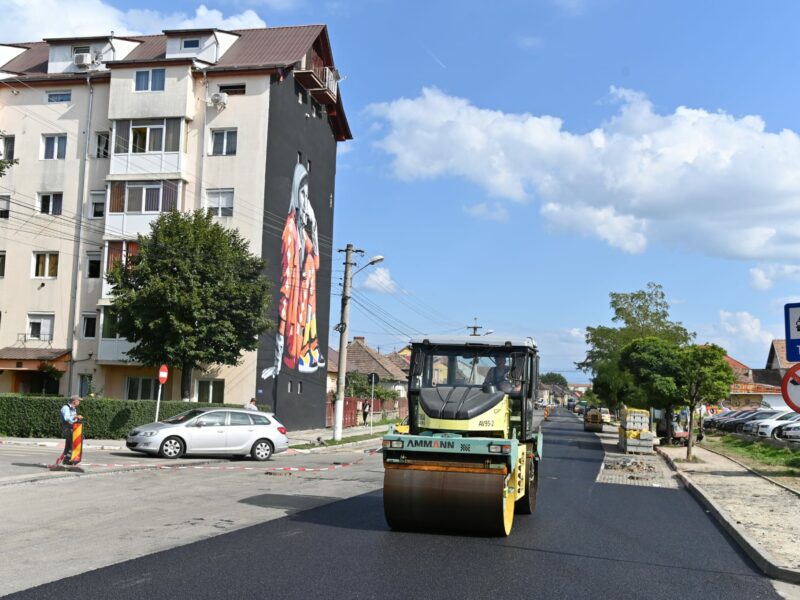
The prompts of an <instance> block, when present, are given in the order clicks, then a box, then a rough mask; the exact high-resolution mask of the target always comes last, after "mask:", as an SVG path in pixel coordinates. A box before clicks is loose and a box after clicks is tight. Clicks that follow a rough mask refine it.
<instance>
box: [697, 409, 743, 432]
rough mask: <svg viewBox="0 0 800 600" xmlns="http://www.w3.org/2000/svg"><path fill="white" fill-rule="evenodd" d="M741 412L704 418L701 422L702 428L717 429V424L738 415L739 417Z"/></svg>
mask: <svg viewBox="0 0 800 600" xmlns="http://www.w3.org/2000/svg"><path fill="white" fill-rule="evenodd" d="M743 412H745V411H743V410H729V411H728V412H724V413H719V414H716V415H714V416H713V417H706V418H705V420H704V421H703V427H704V428H706V429H717V428H718V427H719V424H720V423H722V422H723V421H725V420H726V419H733V418H735V417H737V416H739V415H741V414H742V413H743Z"/></svg>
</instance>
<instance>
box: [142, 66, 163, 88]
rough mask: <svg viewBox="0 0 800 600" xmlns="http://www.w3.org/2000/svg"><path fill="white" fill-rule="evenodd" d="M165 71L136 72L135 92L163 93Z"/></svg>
mask: <svg viewBox="0 0 800 600" xmlns="http://www.w3.org/2000/svg"><path fill="white" fill-rule="evenodd" d="M165 79H166V70H164V69H150V70H148V71H136V91H137V92H163V91H164V80H165Z"/></svg>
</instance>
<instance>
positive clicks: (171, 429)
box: [125, 408, 289, 460]
mask: <svg viewBox="0 0 800 600" xmlns="http://www.w3.org/2000/svg"><path fill="white" fill-rule="evenodd" d="M125 445H126V446H127V447H128V448H129V449H130V450H133V451H135V452H145V453H147V454H158V455H159V456H160V457H162V458H169V459H173V458H180V457H181V456H183V455H184V454H227V455H232V456H246V455H248V454H249V455H250V456H252V457H253V459H254V460H267V459H269V457H270V456H272V455H273V454H275V453H278V452H284V451H285V450H287V449H288V448H289V438H287V437H286V428H285V427H284V426H283V425H281V424H280V423H279V422H278V420H277V419H276V418H275V415H274V414H272V413H264V412H255V411H250V410H243V409H215V408H193V409H192V410H187V411H186V412H182V413H180V414H178V415H175V416H174V417H170V418H169V419H164V420H163V421H159V422H158V423H149V424H147V425H142V426H140V427H136V428H135V429H134V430H133V431H131V432H130V433H129V434H128V439H127V440H126V444H125Z"/></svg>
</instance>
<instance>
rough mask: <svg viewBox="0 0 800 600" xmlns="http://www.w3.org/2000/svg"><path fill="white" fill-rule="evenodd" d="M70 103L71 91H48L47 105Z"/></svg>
mask: <svg viewBox="0 0 800 600" xmlns="http://www.w3.org/2000/svg"><path fill="white" fill-rule="evenodd" d="M64 96H66V97H64ZM69 102H72V90H48V91H47V103H48V104H66V103H69Z"/></svg>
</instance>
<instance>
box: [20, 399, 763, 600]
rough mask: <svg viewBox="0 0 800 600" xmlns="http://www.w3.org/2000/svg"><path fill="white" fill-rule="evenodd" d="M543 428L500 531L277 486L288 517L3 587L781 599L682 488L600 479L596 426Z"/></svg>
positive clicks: (139, 593)
mask: <svg viewBox="0 0 800 600" xmlns="http://www.w3.org/2000/svg"><path fill="white" fill-rule="evenodd" d="M544 431H545V440H546V442H545V449H544V460H543V463H542V470H541V474H540V476H541V481H540V492H539V504H538V508H537V511H536V513H535V514H534V515H533V516H530V517H523V516H519V515H518V516H517V518H516V519H515V524H514V531H513V532H512V534H511V536H510V537H508V538H502V539H501V538H480V537H462V536H455V535H436V534H420V533H398V532H393V531H390V530H389V529H388V527H387V526H386V523H385V521H384V518H383V509H382V498H381V492H380V491H376V492H370V493H367V494H362V495H359V496H356V497H353V498H349V499H346V500H341V501H338V502H333V503H329V504H325V505H323V506H314V505H313V502H312V503H310V504H306V505H304V501H303V498H302V497H299V496H291V495H287V496H285V497H284V498H283V501H284V502H285V503H286V504H287V505H293V506H295V508H296V509H297V510H296V512H294V513H292V514H290V515H289V516H287V517H284V518H280V519H276V520H273V521H269V522H267V523H263V524H259V525H255V526H252V527H247V528H244V529H240V530H237V531H233V532H230V533H225V534H222V535H219V536H217V537H213V538H210V539H206V540H203V541H200V542H196V543H192V544H188V545H184V546H180V547H177V548H173V549H170V550H166V551H162V552H158V553H156V554H151V555H148V556H144V557H142V558H137V559H134V560H130V561H128V562H123V563H119V564H116V565H112V566H109V567H105V568H102V569H98V570H96V571H92V572H88V573H85V574H82V575H78V576H75V577H70V578H68V579H62V580H60V581H56V582H54V583H50V584H47V585H43V586H40V587H37V588H32V589H29V590H26V591H23V592H20V593H18V594H15V595H13V596H10V598H20V599H21V598H32V599H33V598H35V599H37V600H41V599H46V598H70V599H73V598H80V599H93V598H97V599H107V598H115V599H120V600H121V599H127V598H130V599H141V598H194V599H201V598H215V599H216V598H266V597H270V598H315V597H320V598H326V599H328V598H348V599H349V598H400V597H402V598H489V597H501V598H526V599H529V598H534V597H536V598H570V599H573V598H592V599H595V600H596V599H598V598H648V599H650V600H655V599H659V598H665V599H667V598H668V599H670V600H672V599H674V598H679V597H684V598H700V597H702V598H703V599H704V600H712V599H716V598H719V599H724V600H734V599H736V598H742V599H747V600H753V599H756V598H779V596H778V595H777V593H776V592H775V590H774V588H773V586H772V583H771V582H770V580H769V579H767V578H765V577H763V576H762V575H761V574H760V573H759V572H758V571H757V570H756V568H755V567H754V566H753V565H752V563H750V561H749V560H748V559H747V558H746V557H745V556H744V555H743V554H742V553H741V552H740V551H739V550H738V547H737V546H736V545H735V544H734V543H733V542H732V541H731V540H730V539H729V538H728V537H727V536H726V535H725V534H724V533H723V532H722V530H721V529H720V528H719V527H718V526H717V525H716V522H715V521H714V520H713V519H712V518H710V516H709V515H707V514H706V513H705V512H704V510H703V509H702V508H701V507H700V505H699V504H698V503H697V502H696V501H695V500H694V499H693V498H692V497H691V496H690V495H689V494H688V493H687V492H686V491H685V490H683V489H662V488H648V487H639V486H629V485H612V484H601V483H597V482H596V481H595V480H596V477H597V474H598V470H599V467H600V463H601V461H602V457H603V451H602V447H601V445H600V442H599V440H598V438H597V437H596V436H595V435H594V434H591V433H584V432H583V431H582V428H581V427H580V422H579V421H578V420H577V419H575V418H574V417H572V416H569V415H566V414H556V415H555V416H554V417H552V418H551V421H550V422H548V423H546V424H545V426H544ZM189 493H190V491H189ZM278 500H280V499H278ZM71 560H80V550H79V549H76V554H75V555H74V557H72V558H71Z"/></svg>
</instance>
